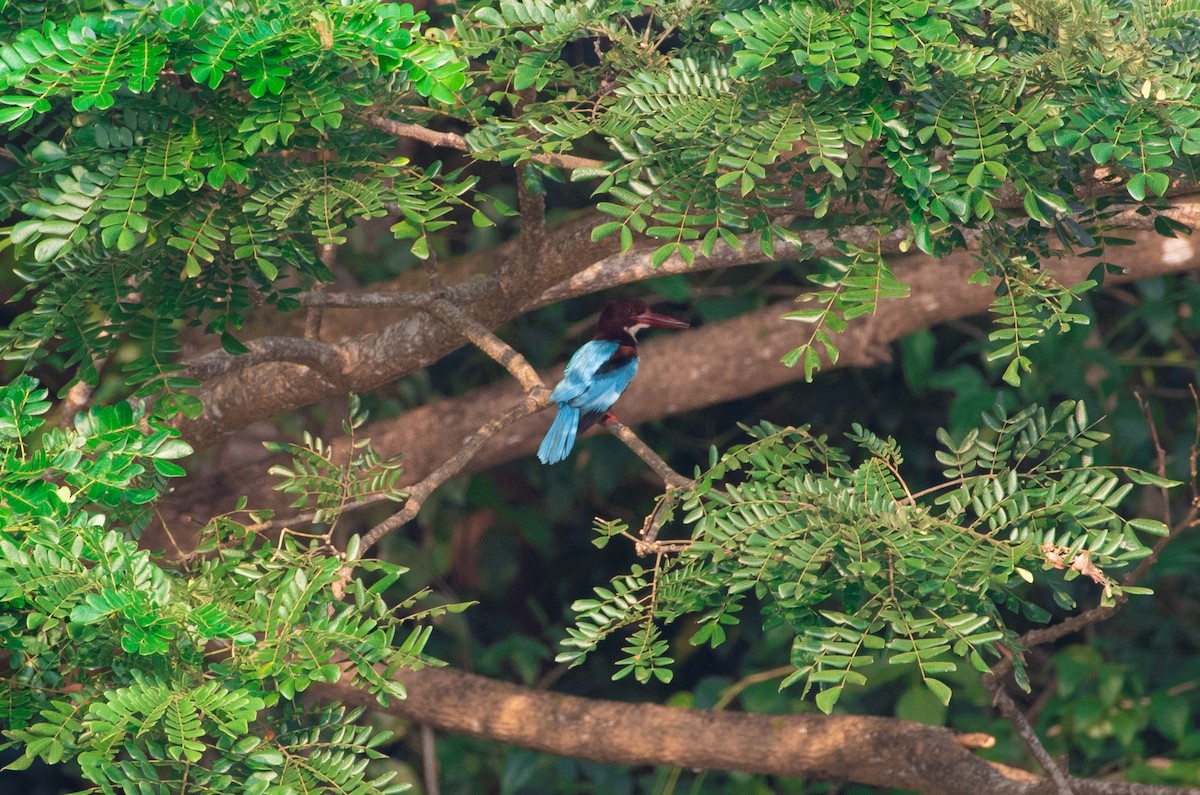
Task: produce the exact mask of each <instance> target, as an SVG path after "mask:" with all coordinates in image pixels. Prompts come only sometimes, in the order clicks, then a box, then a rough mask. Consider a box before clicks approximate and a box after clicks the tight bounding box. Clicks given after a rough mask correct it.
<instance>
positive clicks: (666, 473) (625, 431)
mask: <svg viewBox="0 0 1200 795" xmlns="http://www.w3.org/2000/svg"><path fill="white" fill-rule="evenodd" d="M604 429H605V430H606V431H608V432H609V433H611V434H612V435H613V436H615V437H617V438H618V439H620V440H621V441H622V442H624V443H625V446H626V447H628V448H629V449H630V450H632V451H633V452H634V453H635V454H636V455H637V457H638V458H640V459H642V460H643V461H645V462H646V465H647V466H649V467H650V468H651V469H653V470H654V472H655V474H657V475H658V476H659V477H660V478H662V479H663V482H664V483H666V484H667V486H668V487H669V488H673V489H692V488H695V487H696V481H694V480H692V479H691V478H685V477H684V476H683V475H681V474H679V473H678V472H676V471H675V470H674V469H671V465H670V464H668V463H667V462H666V461H664V460H663V459H662V457H661V456H659V454H658V453H656V452H654V451H653V450H651V449H650V446H649V445H648V444H646V443H645V442H643V441H642V440H641V439H640V438H638V436H637V434H635V433H634V432H633V431H631V430H629V428H627V427H626V426H625V425H623V424H621V423H620V422H619V421H617V420H613V419H610V420H608V421H606V422H605V423H604Z"/></svg>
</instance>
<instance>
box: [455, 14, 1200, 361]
mask: <svg viewBox="0 0 1200 795" xmlns="http://www.w3.org/2000/svg"><path fill="white" fill-rule="evenodd" d="M551 8H553V11H554V13H551V11H550V10H548V9H551ZM1189 8H1190V7H1179V8H1176V7H1175V6H1171V7H1170V9H1156V10H1148V8H1147V7H1145V6H1143V5H1140V4H1129V3H1125V2H1122V1H1121V0H1106V1H1105V2H1090V0H1045V1H1044V2H1030V3H1025V2H1021V3H1002V2H984V3H965V2H959V1H958V0H879V1H878V2H866V3H839V2H825V1H823V0H809V1H806V2H798V3H786V4H773V3H737V4H732V5H730V4H721V3H711V4H695V3H682V2H679V3H655V4H637V3H634V4H631V3H627V2H619V1H618V0H607V1H605V0H590V1H589V2H574V3H567V4H562V3H553V4H551V3H547V2H545V0H524V1H523V2H522V0H503V1H502V2H499V3H498V4H496V5H495V6H482V7H479V8H477V9H475V10H473V11H472V12H471V13H470V15H469V17H468V19H467V20H466V21H464V22H463V23H462V24H461V25H460V26H459V33H460V35H461V36H462V37H463V39H464V42H465V45H464V46H465V47H466V49H467V52H468V53H469V54H471V55H472V56H473V57H474V58H475V59H476V62H477V69H478V73H479V74H480V75H482V76H486V78H487V79H488V80H489V81H491V84H492V85H499V86H502V87H503V88H502V89H499V90H496V91H495V92H494V93H493V94H492V95H491V97H490V99H491V102H490V103H483V102H481V103H480V105H481V107H479V108H477V109H473V113H474V115H475V116H476V117H477V118H478V117H479V116H480V115H481V114H485V113H486V114H490V118H489V119H487V120H486V122H485V124H484V125H483V126H481V127H480V131H479V134H478V135H477V136H476V137H475V138H473V139H472V142H473V143H474V145H475V147H476V149H477V151H478V152H479V153H480V154H481V155H482V156H493V157H500V158H504V157H519V156H522V155H521V154H520V152H518V151H517V150H514V149H513V148H512V141H513V140H514V136H517V135H519V136H521V140H522V147H523V148H522V150H521V151H523V152H525V153H526V154H525V155H523V156H528V153H530V152H534V151H539V150H541V151H556V150H560V149H563V148H564V147H582V146H591V147H594V148H597V149H599V150H601V151H602V152H603V153H604V155H603V158H604V159H605V160H607V161H608V162H607V164H606V165H605V166H603V167H601V168H594V169H578V170H576V171H575V172H574V175H573V176H574V177H575V178H576V179H580V180H588V181H591V182H592V184H593V185H594V186H595V193H596V198H597V201H598V203H597V207H598V209H600V210H601V211H602V212H604V213H605V214H607V215H608V216H610V217H611V220H609V221H607V222H605V223H602V224H600V225H599V226H597V227H596V229H595V236H596V237H597V238H601V237H605V236H607V235H618V236H619V237H620V240H621V244H622V246H623V248H629V247H630V246H631V245H632V244H633V241H634V235H635V234H641V235H645V236H647V237H649V238H653V239H657V240H658V241H660V245H659V247H658V248H657V250H656V251H655V254H654V258H653V259H654V261H655V263H661V262H663V261H664V260H665V259H666V258H667V257H670V256H678V257H680V258H682V259H683V260H684V261H685V262H690V261H691V260H692V259H693V257H694V256H695V255H696V254H697V253H700V254H703V255H708V254H710V253H711V252H712V251H714V249H715V247H716V246H717V245H718V244H724V245H729V246H732V247H735V248H741V247H742V246H743V245H744V244H745V241H746V240H747V237H749V239H752V240H753V239H757V242H758V245H759V246H760V247H761V248H762V250H763V251H764V252H765V253H767V254H770V253H772V252H773V251H774V250H775V246H776V244H777V243H778V242H780V241H787V242H790V243H793V244H794V243H796V236H795V231H796V226H795V224H794V223H792V219H793V218H794V217H796V216H804V215H807V216H809V218H810V220H809V222H808V223H807V226H808V227H812V226H819V227H820V228H822V229H824V230H825V231H826V232H827V233H828V235H829V236H830V237H831V238H833V239H834V240H837V239H838V237H839V234H840V233H839V230H840V229H842V228H853V229H854V230H855V235H854V237H853V238H852V239H850V240H846V241H842V242H843V243H845V244H849V245H848V248H850V249H851V250H845V247H844V248H843V250H842V251H841V252H840V253H839V255H837V256H836V257H832V258H830V262H829V263H828V264H829V266H830V267H829V268H828V269H826V270H824V271H822V272H821V274H820V275H819V276H818V277H817V278H818V279H819V282H818V283H819V285H820V287H821V289H819V290H818V291H817V293H816V294H815V296H814V299H815V301H816V302H817V304H818V305H819V306H821V307H824V309H820V310H817V309H805V310H801V311H799V312H797V313H795V314H794V315H793V316H792V317H793V319H797V320H802V321H805V322H809V323H812V324H814V326H815V331H814V333H813V334H812V335H810V337H809V338H808V339H807V340H806V341H804V342H803V343H802V344H801V345H800V346H799V347H798V348H797V349H796V350H795V351H793V352H792V353H791V354H790V355H789V356H788V357H787V358H786V361H787V363H788V364H798V363H803V365H804V367H805V371H806V375H807V376H809V377H811V375H812V372H813V370H814V369H815V368H816V367H817V366H818V364H819V362H818V359H817V355H816V353H817V351H823V352H824V353H825V354H826V357H827V358H830V359H832V358H835V357H836V353H835V349H834V345H833V342H832V337H831V335H832V334H833V333H835V332H836V331H837V329H838V328H839V327H841V326H843V325H844V321H846V320H847V319H850V318H853V317H854V316H856V315H859V314H862V313H866V312H870V311H873V309H874V307H875V306H876V305H877V303H878V301H880V300H883V299H886V298H889V297H894V296H898V295H903V294H904V292H903V289H902V288H901V287H899V286H898V285H897V284H896V282H895V279H894V278H889V276H890V272H889V271H887V269H886V265H883V264H882V263H881V260H880V257H879V256H878V255H877V254H874V255H872V256H864V255H863V254H862V251H863V250H866V251H867V252H872V251H873V250H875V249H878V248H879V243H880V242H881V241H882V239H883V238H885V237H886V236H888V235H891V234H893V233H897V232H899V233H900V234H901V235H902V236H903V240H902V242H901V249H902V250H908V249H909V248H911V247H916V248H918V249H920V250H922V251H925V252H928V253H930V254H934V255H942V254H945V253H947V252H949V251H951V250H954V249H958V248H964V247H965V246H966V245H967V242H968V240H969V239H973V238H976V237H977V236H978V235H984V236H988V235H990V236H991V238H993V239H995V240H997V241H1000V242H1001V243H1003V244H1004V245H1002V246H1000V247H999V248H997V249H995V250H994V251H993V250H991V249H988V248H986V247H985V248H984V249H983V251H984V254H985V256H983V257H982V263H983V265H984V268H985V272H986V274H987V275H988V276H991V277H997V278H1000V280H1001V282H1002V283H1001V287H1000V290H1001V291H1002V293H1003V295H1002V297H1004V298H1006V299H1007V303H1008V304H1011V305H1007V306H1000V307H997V312H996V317H995V321H996V326H997V332H996V335H995V350H996V351H997V354H996V355H997V357H998V358H1000V359H1003V360H1004V361H1006V362H1012V361H1015V360H1016V359H1018V358H1019V357H1020V356H1021V355H1022V354H1021V353H1020V351H1021V350H1023V347H1022V346H1023V345H1024V344H1025V342H1026V340H1029V341H1030V342H1032V341H1034V340H1033V339H1031V338H1030V337H1029V333H1028V329H1026V328H1022V326H1021V318H1022V317H1029V316H1038V317H1041V316H1043V315H1045V314H1047V313H1049V314H1054V310H1053V306H1054V305H1055V304H1067V305H1069V304H1070V303H1071V302H1072V301H1073V296H1072V295H1071V293H1070V292H1069V291H1068V290H1066V289H1065V288H1064V287H1062V286H1061V285H1057V284H1054V283H1049V282H1046V281H1044V280H1041V281H1039V280H1037V279H1036V278H1035V276H1034V274H1035V273H1036V272H1037V270H1038V268H1040V267H1042V266H1043V265H1045V264H1048V262H1049V261H1051V260H1053V259H1054V258H1055V257H1057V256H1060V255H1061V254H1062V253H1063V252H1064V251H1072V250H1079V251H1089V252H1090V253H1093V254H1095V253H1097V250H1095V249H1094V241H1095V240H1098V239H1100V238H1101V236H1102V232H1103V229H1104V226H1103V223H1102V219H1100V218H1098V217H1097V216H1096V215H1095V213H1094V212H1092V211H1093V210H1095V209H1096V207H1097V205H1098V204H1103V203H1106V202H1108V201H1109V200H1108V199H1106V198H1103V197H1102V198H1099V199H1089V200H1087V201H1081V200H1080V199H1079V198H1078V197H1077V196H1076V191H1075V188H1076V186H1078V185H1079V184H1081V183H1085V182H1087V181H1089V180H1090V179H1091V178H1092V177H1093V175H1095V174H1096V173H1097V169H1098V168H1104V169H1105V170H1106V172H1107V174H1108V179H1109V180H1110V182H1111V185H1112V190H1113V191H1121V192H1123V194H1124V199H1125V200H1126V201H1133V202H1138V203H1145V204H1146V205H1148V206H1149V207H1152V208H1153V207H1156V206H1160V205H1161V204H1162V201H1161V199H1160V198H1158V197H1162V196H1163V195H1164V194H1165V193H1166V191H1167V188H1168V187H1169V185H1170V184H1171V182H1172V180H1177V179H1180V178H1191V175H1194V173H1195V166H1196V156H1197V155H1198V154H1200V105H1198V104H1197V100H1196V88H1197V71H1196V67H1195V63H1194V59H1191V58H1189V57H1188V56H1187V53H1188V52H1190V51H1189V50H1188V49H1186V48H1187V46H1188V44H1189V43H1192V42H1194V40H1195V39H1196V37H1197V33H1196V29H1197V26H1196V24H1195V23H1196V16H1195V14H1194V10H1189ZM510 106H511V107H516V108H519V109H520V112H519V113H517V112H511V111H509V110H507V108H508V107H510ZM1077 218H1078V220H1077ZM1018 222H1019V223H1018ZM1023 225H1025V226H1023ZM1026 226H1027V227H1028V228H1025V227H1026ZM864 229H865V230H866V232H865V235H864V232H863V230H864ZM872 234H874V235H875V240H871V239H869V238H870V236H871V235H872ZM1048 234H1052V235H1055V236H1056V237H1057V238H1058V239H1059V243H1060V244H1059V245H1058V246H1057V247H1055V248H1050V247H1047V246H1040V247H1038V246H1032V245H1030V244H1029V243H1028V241H1027V240H1025V238H1029V237H1033V236H1036V237H1040V238H1045V237H1046V236H1047V235H1048ZM864 237H866V238H867V239H865V240H864ZM803 251H804V249H803V248H802V247H801V248H800V252H801V253H800V254H799V255H798V258H803V256H804V254H803ZM1010 253H1011V254H1014V255H1018V256H1022V257H1023V256H1026V255H1031V254H1032V255H1035V256H1031V257H1030V258H1029V260H1028V265H1029V268H1025V269H1011V268H1010V269H1008V270H1004V268H1003V267H1002V266H1003V263H1004V262H1005V261H1006V260H1005V258H1004V255H1005V254H1010ZM1014 281H1020V282H1022V285H1023V286H1017V285H1016V284H1015V283H1014ZM872 285H873V286H872ZM1058 318H1059V319H1065V320H1066V321H1067V322H1069V323H1078V322H1080V316H1079V314H1078V313H1060V314H1059V316H1058ZM1043 319H1044V318H1043ZM1013 337H1020V339H1018V340H1014V339H1013ZM1014 342H1015V343H1016V347H1013V343H1014ZM1026 364H1027V362H1021V363H1019V364H1018V365H1017V366H1016V367H1011V366H1010V368H1009V370H1008V372H1007V376H1008V378H1009V379H1010V380H1012V381H1016V380H1018V379H1019V373H1020V371H1021V370H1023V369H1024V367H1025V366H1026Z"/></svg>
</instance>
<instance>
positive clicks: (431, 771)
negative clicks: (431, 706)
mask: <svg viewBox="0 0 1200 795" xmlns="http://www.w3.org/2000/svg"><path fill="white" fill-rule="evenodd" d="M421 768H422V771H421V772H422V777H423V778H424V780H425V795H440V793H441V791H442V787H441V784H440V783H439V781H438V779H439V776H438V773H439V770H438V758H437V744H436V738H435V737H434V734H433V727H432V726H430V725H429V724H428V723H422V724H421Z"/></svg>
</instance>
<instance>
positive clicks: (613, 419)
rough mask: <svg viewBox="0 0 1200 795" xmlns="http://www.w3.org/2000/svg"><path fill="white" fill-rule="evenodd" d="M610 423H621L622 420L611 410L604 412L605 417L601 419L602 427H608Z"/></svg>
mask: <svg viewBox="0 0 1200 795" xmlns="http://www.w3.org/2000/svg"><path fill="white" fill-rule="evenodd" d="M610 422H620V420H619V419H617V415H616V414H613V413H612V411H611V410H609V411H606V412H604V416H603V417H601V418H600V423H601V424H602V425H607V424H608V423H610Z"/></svg>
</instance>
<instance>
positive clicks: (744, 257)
mask: <svg viewBox="0 0 1200 795" xmlns="http://www.w3.org/2000/svg"><path fill="white" fill-rule="evenodd" d="M1178 201H1179V204H1178V206H1176V207H1174V208H1172V210H1171V213H1172V215H1173V217H1176V218H1177V219H1179V220H1183V221H1185V222H1186V221H1190V220H1194V218H1195V216H1196V215H1197V213H1200V197H1186V198H1181V199H1179V200H1178ZM1125 220H1127V221H1128V223H1131V224H1134V223H1136V224H1143V223H1145V222H1146V219H1143V218H1141V217H1140V216H1133V217H1131V218H1130V219H1125ZM841 234H843V235H846V236H850V237H854V236H855V235H867V236H869V237H870V239H871V240H872V241H875V240H877V239H878V238H877V237H876V235H875V232H874V231H873V230H870V229H866V228H862V229H853V228H852V229H844V230H841ZM801 235H802V238H803V240H804V241H805V242H806V243H811V244H812V245H813V246H815V247H819V246H822V245H828V240H827V235H826V233H824V232H822V231H812V232H804V233H801ZM1130 237H1133V238H1135V240H1136V242H1137V243H1138V244H1139V245H1141V246H1145V247H1147V248H1150V249H1154V250H1157V251H1160V252H1161V253H1162V257H1161V259H1165V260H1166V263H1165V264H1166V267H1165V268H1164V269H1163V270H1162V271H1160V272H1169V271H1173V270H1184V269H1186V268H1185V267H1181V265H1180V263H1182V262H1189V263H1190V262H1195V260H1196V259H1197V253H1196V251H1195V248H1194V246H1193V244H1192V243H1191V242H1190V241H1189V240H1187V239H1185V238H1179V239H1169V238H1160V237H1158V236H1157V235H1155V234H1154V233H1153V232H1134V233H1132V234H1131V235H1130ZM899 244H900V238H899V236H898V235H893V236H890V237H887V238H885V239H883V240H882V241H880V246H881V249H882V251H883V253H884V254H885V255H891V254H894V253H895V252H896V251H897V250H898V247H899ZM614 245H615V244H614V242H613V241H611V240H605V241H600V242H595V241H592V240H591V235H590V225H588V224H579V223H574V224H568V225H566V226H565V227H564V228H563V229H561V230H554V232H552V233H550V234H548V237H547V243H546V249H545V250H546V257H544V258H543V263H542V265H543V266H542V267H541V268H540V269H538V270H537V272H536V273H531V274H530V278H529V279H527V280H526V281H525V282H524V283H523V284H522V288H523V289H524V290H525V296H524V298H525V300H522V299H521V298H520V297H514V296H512V295H509V294H506V292H505V290H504V289H503V288H502V286H501V285H500V284H499V283H498V281H497V280H495V279H491V278H487V277H483V278H481V279H477V280H468V281H466V282H463V283H460V284H456V285H452V286H448V287H447V288H445V289H446V292H445V293H444V294H442V297H445V298H447V300H451V301H452V302H453V303H455V304H457V305H458V306H459V308H460V309H462V310H463V311H464V312H465V313H466V314H467V315H469V316H470V317H472V318H474V319H475V320H477V321H478V322H479V323H481V324H482V325H483V326H485V327H488V328H494V327H495V326H497V325H499V324H500V323H502V322H503V321H505V320H508V319H510V318H512V317H515V316H516V315H518V314H521V313H523V312H526V311H529V310H530V309H532V308H534V307H536V306H539V305H541V304H542V303H543V302H544V301H545V300H546V299H545V298H543V296H544V295H546V294H547V291H550V290H551V288H552V287H554V286H555V285H558V284H561V283H562V282H564V281H567V280H568V279H570V278H571V277H572V275H574V274H577V273H579V272H580V271H581V270H585V269H587V268H588V267H590V266H591V265H592V264H593V263H597V262H600V261H602V260H604V259H606V258H608V257H610V256H613V255H617V254H618V252H616V251H615V250H614ZM505 250H506V251H509V252H515V251H517V250H519V247H516V248H507V249H505ZM816 250H817V251H818V252H819V251H820V248H817V249H816ZM1110 254H1111V256H1109V259H1110V260H1112V261H1116V262H1118V263H1124V262H1127V261H1129V257H1128V251H1127V250H1126V251H1122V250H1121V249H1114V250H1113V251H1112V252H1110ZM618 256H624V255H618ZM638 256H641V257H648V254H646V253H645V252H641V254H639V255H638ZM962 256H965V255H962V254H959V255H955V256H954V257H951V258H950V259H951V260H954V259H955V258H961V257H962ZM714 259H715V260H716V261H719V262H720V266H721V267H730V266H732V265H734V264H736V263H737V262H739V261H740V262H745V263H750V262H761V261H762V260H763V256H762V255H761V254H760V253H756V252H754V251H753V250H752V249H749V248H747V249H746V250H743V251H740V252H739V251H737V250H735V249H725V250H720V251H719V252H717V251H714ZM704 262H705V258H703V257H698V258H697V263H698V264H697V265H696V266H694V267H696V268H702V267H706V265H704ZM1087 262H1088V265H1089V266H1090V265H1094V262H1095V261H1094V260H1088V261H1087ZM1129 264H1130V265H1131V266H1137V265H1142V266H1145V262H1130V263H1129ZM626 265H627V266H628V267H630V268H635V267H636V268H637V269H638V270H637V272H638V273H639V274H640V273H641V269H644V268H646V267H648V260H646V261H645V262H641V263H640V264H637V263H636V262H633V261H631V262H627V263H626ZM1047 267H1049V268H1052V269H1054V270H1056V271H1060V270H1062V269H1063V266H1062V265H1060V264H1059V263H1057V262H1054V263H1047ZM1068 267H1069V263H1068ZM974 269H975V268H974V267H973V266H972V267H971V269H970V270H969V271H967V272H968V273H970V272H971V271H973V270H974ZM606 272H607V271H606ZM953 273H954V275H953V276H952V272H951V271H946V272H943V273H942V274H941V277H940V279H939V280H938V281H939V283H940V286H942V287H945V288H947V289H951V286H950V285H949V284H948V281H949V279H950V278H959V276H958V272H953ZM606 278H608V277H606ZM600 283H601V282H594V283H592V285H591V286H587V285H579V286H577V287H576V288H573V289H578V290H580V291H582V292H586V291H588V290H590V289H593V288H594V286H595V285H596V284H600ZM964 286H969V285H964ZM576 294H578V293H576ZM341 298H342V299H344V298H345V296H344V295H343V296H341ZM426 298H427V296H404V297H401V295H396V294H392V293H386V294H376V295H374V296H371V297H370V298H364V299H363V300H362V302H361V303H358V302H355V303H356V304H357V305H362V306H367V305H371V304H372V303H374V305H376V306H381V305H382V306H387V305H390V304H391V302H393V301H395V302H396V303H403V304H404V305H405V306H411V305H412V304H414V303H415V304H419V303H420V302H421V301H422V300H425V299H426ZM337 300H338V298H334V297H330V298H327V299H322V298H317V297H316V296H315V295H312V294H310V295H309V296H306V303H308V304H309V305H318V304H319V305H323V306H334V305H338V304H336V303H335V301H337ZM409 302H412V303H409ZM347 303H349V302H347ZM905 303H907V302H905ZM342 305H346V304H342ZM976 311H978V310H976ZM387 319H388V318H387V316H386V315H384V316H383V317H382V318H381V320H385V321H386V320H387ZM329 320H330V318H328V317H326V319H325V323H326V325H329ZM361 329H362V324H361V323H360V324H359V327H358V330H359V331H361ZM798 336H799V335H797V337H798ZM458 346H459V342H458V340H457V339H455V338H454V337H453V336H451V335H446V334H445V333H444V329H443V327H442V326H441V324H440V323H438V322H436V321H434V320H433V319H432V318H429V317H428V316H427V315H424V314H422V313H417V314H411V313H410V314H408V315H406V316H405V317H404V318H403V319H402V320H399V321H396V322H391V323H390V324H389V325H386V326H385V327H384V328H382V329H379V330H375V331H371V332H369V333H365V334H360V335H359V336H355V337H352V338H350V339H346V340H343V341H341V342H339V343H337V348H338V351H339V353H340V355H341V356H342V359H343V361H344V362H346V367H345V370H344V373H343V378H342V379H341V380H340V382H338V383H337V384H336V385H335V384H331V383H329V382H328V381H327V380H326V379H314V378H311V376H310V371H309V370H307V369H306V368H304V367H301V366H297V365H292V364H284V363H278V362H271V363H265V364H261V365H258V366H256V367H254V368H252V369H251V370H248V371H244V372H242V373H239V374H238V377H237V378H219V379H214V380H213V381H211V382H210V383H207V384H205V386H204V387H203V388H202V389H201V390H200V392H199V393H198V396H199V397H200V398H201V400H202V402H203V404H204V413H203V414H202V415H201V417H200V418H198V419H197V420H195V421H190V422H185V423H182V424H181V429H182V430H183V432H184V438H185V439H186V440H187V441H189V442H190V443H191V444H192V445H193V446H194V447H196V448H202V447H205V446H207V445H208V444H211V443H212V442H213V441H214V440H215V439H217V438H219V437H220V436H221V435H223V434H227V433H231V432H233V431H236V430H238V429H239V428H241V427H244V426H245V425H246V424H248V423H250V422H253V421H255V420H258V419H265V418H267V417H270V416H274V415H275V414H278V413H280V412H282V411H287V410H290V409H294V408H299V407H300V406H304V405H308V404H310V403H313V402H316V401H319V400H323V399H325V398H328V397H332V396H334V395H336V394H339V393H340V392H344V391H346V390H353V391H358V392H365V391H370V390H372V389H375V388H377V387H379V386H381V385H382V384H384V383H387V382H388V381H391V380H394V379H396V378H399V377H400V376H402V375H405V374H407V373H410V372H413V371H415V370H417V369H420V368H422V367H425V366H427V365H429V364H432V363H433V362H434V361H437V360H438V359H440V358H441V357H442V356H444V355H446V354H448V353H450V352H451V351H453V350H454V349H455V348H457V347H458Z"/></svg>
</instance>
